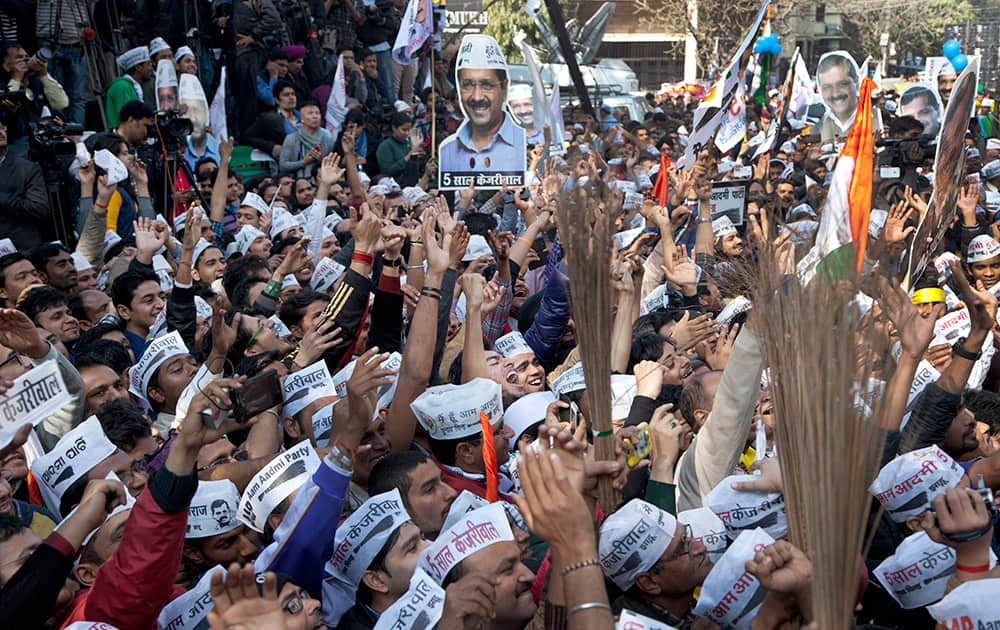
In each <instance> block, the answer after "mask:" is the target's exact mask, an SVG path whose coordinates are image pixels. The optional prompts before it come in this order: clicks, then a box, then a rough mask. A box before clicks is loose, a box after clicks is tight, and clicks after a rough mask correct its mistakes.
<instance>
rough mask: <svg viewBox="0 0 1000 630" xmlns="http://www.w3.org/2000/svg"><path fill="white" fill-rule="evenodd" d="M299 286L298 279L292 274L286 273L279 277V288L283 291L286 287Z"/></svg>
mask: <svg viewBox="0 0 1000 630" xmlns="http://www.w3.org/2000/svg"><path fill="white" fill-rule="evenodd" d="M301 286H302V285H301V284H299V281H298V280H296V279H295V276H294V275H292V274H288V275H286V276H285V277H284V278H282V279H281V289H280V290H281V291H284V290H285V289H287V288H288V287H301Z"/></svg>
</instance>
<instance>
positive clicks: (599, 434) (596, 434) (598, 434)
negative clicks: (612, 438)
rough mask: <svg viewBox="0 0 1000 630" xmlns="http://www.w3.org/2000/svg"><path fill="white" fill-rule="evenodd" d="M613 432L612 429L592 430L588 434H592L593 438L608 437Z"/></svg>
mask: <svg viewBox="0 0 1000 630" xmlns="http://www.w3.org/2000/svg"><path fill="white" fill-rule="evenodd" d="M614 432H615V430H614V429H608V430H607V431H597V430H594V431H591V432H590V434H591V435H593V436H594V437H595V438H599V437H608V436H609V435H613V434H614Z"/></svg>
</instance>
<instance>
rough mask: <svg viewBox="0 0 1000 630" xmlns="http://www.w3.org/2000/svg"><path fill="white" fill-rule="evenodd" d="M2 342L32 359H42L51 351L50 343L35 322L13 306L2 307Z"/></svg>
mask: <svg viewBox="0 0 1000 630" xmlns="http://www.w3.org/2000/svg"><path fill="white" fill-rule="evenodd" d="M0 344H2V345H4V346H6V347H8V348H10V349H11V350H13V351H14V352H18V353H20V354H23V355H25V356H28V357H30V358H32V359H40V358H42V357H44V356H45V355H46V354H48V352H49V343H48V342H47V341H45V339H43V338H42V336H41V335H40V334H39V332H38V328H36V327H35V323H34V322H32V321H31V319H29V318H28V316H27V315H25V314H24V313H23V312H22V311H19V310H17V309H13V308H0Z"/></svg>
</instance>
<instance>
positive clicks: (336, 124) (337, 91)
mask: <svg viewBox="0 0 1000 630" xmlns="http://www.w3.org/2000/svg"><path fill="white" fill-rule="evenodd" d="M346 117H347V79H346V77H345V76H344V56H343V55H341V56H340V58H339V59H337V72H336V73H334V75H333V87H332V89H331V90H330V97H329V98H328V99H327V101H326V129H327V131H329V132H330V133H332V134H333V135H335V136H336V135H337V134H338V133H340V126H341V125H343V124H344V118H346Z"/></svg>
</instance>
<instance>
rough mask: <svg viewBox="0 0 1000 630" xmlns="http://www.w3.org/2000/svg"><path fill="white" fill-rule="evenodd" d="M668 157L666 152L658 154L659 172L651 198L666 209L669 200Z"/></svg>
mask: <svg viewBox="0 0 1000 630" xmlns="http://www.w3.org/2000/svg"><path fill="white" fill-rule="evenodd" d="M669 169H670V157H668V156H667V154H666V152H664V153H661V154H660V172H659V173H657V174H656V183H655V184H654V185H653V196H654V197H656V199H657V201H659V202H660V206H662V207H664V208H666V207H667V199H669V198H670V175H668V174H667V171H668V170H669Z"/></svg>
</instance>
